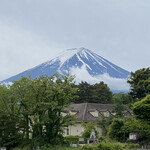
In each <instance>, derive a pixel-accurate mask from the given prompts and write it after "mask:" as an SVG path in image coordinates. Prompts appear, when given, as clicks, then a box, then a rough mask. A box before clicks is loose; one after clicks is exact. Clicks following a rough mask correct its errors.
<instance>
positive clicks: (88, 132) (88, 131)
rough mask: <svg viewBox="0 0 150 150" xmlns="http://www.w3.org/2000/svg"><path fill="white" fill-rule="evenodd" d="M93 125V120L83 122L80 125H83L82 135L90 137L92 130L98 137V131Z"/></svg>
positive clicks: (86, 137)
mask: <svg viewBox="0 0 150 150" xmlns="http://www.w3.org/2000/svg"><path fill="white" fill-rule="evenodd" d="M95 125H96V123H95V122H88V123H83V124H82V126H83V127H84V132H83V133H82V137H84V138H85V139H88V138H90V135H91V131H92V130H94V131H95V136H96V137H98V131H97V130H96V128H95Z"/></svg>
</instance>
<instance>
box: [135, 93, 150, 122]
mask: <svg viewBox="0 0 150 150" xmlns="http://www.w3.org/2000/svg"><path fill="white" fill-rule="evenodd" d="M133 113H134V115H135V116H136V118H137V119H140V120H142V121H146V122H148V123H150V94H149V95H147V96H146V97H145V98H143V99H142V100H141V101H138V102H136V103H135V104H134V105H133Z"/></svg>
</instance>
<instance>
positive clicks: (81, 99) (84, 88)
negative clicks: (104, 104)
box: [74, 81, 92, 103]
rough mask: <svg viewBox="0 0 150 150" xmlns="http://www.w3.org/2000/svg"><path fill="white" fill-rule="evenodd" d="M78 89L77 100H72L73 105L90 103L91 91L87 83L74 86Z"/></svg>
mask: <svg viewBox="0 0 150 150" xmlns="http://www.w3.org/2000/svg"><path fill="white" fill-rule="evenodd" d="M76 86H77V87H78V91H77V93H76V94H77V95H78V98H76V99H75V100H74V102H75V103H85V102H90V101H91V98H92V91H91V85H90V84H89V83H87V82H83V81H82V82H81V83H79V85H76Z"/></svg>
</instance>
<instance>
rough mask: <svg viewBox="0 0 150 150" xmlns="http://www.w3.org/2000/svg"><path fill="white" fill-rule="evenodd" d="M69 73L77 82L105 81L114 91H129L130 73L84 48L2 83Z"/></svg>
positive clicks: (70, 51)
mask: <svg viewBox="0 0 150 150" xmlns="http://www.w3.org/2000/svg"><path fill="white" fill-rule="evenodd" d="M68 72H69V73H70V74H72V75H75V76H76V80H77V82H80V81H87V82H89V83H97V82H100V81H104V82H105V83H106V84H108V86H109V87H110V89H113V90H126V89H129V87H128V85H127V83H126V79H127V77H128V76H129V75H130V73H129V72H128V71H126V70H124V69H122V68H120V67H119V66H117V65H115V64H113V63H111V62H109V61H108V60H106V59H105V58H103V57H101V56H99V55H97V54H95V53H93V52H92V51H91V50H88V49H86V48H83V47H81V48H73V49H68V50H66V51H64V52H62V53H61V54H60V55H59V56H58V57H56V58H54V59H52V60H50V61H47V62H45V63H42V64H40V65H38V66H36V67H34V68H31V69H29V70H26V71H24V72H22V73H20V74H18V75H15V76H13V77H10V78H8V79H6V80H4V81H2V83H4V82H5V83H7V82H12V81H14V80H18V79H19V78H20V77H21V76H25V77H29V75H31V77H32V78H36V77H39V76H41V75H44V76H45V75H48V76H51V75H53V74H54V73H59V74H66V73H68Z"/></svg>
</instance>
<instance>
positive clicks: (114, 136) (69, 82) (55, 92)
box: [0, 68, 150, 150]
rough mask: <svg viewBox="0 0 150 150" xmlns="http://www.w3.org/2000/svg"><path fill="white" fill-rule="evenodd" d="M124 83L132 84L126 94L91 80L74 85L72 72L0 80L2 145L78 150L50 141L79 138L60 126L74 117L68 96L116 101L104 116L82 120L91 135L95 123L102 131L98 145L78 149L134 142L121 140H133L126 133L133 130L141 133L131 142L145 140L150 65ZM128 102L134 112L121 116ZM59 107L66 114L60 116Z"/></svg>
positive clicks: (148, 136) (149, 128)
mask: <svg viewBox="0 0 150 150" xmlns="http://www.w3.org/2000/svg"><path fill="white" fill-rule="evenodd" d="M128 83H129V84H130V87H131V92H130V93H129V94H128V93H112V92H111V91H110V89H109V87H108V86H107V85H106V84H104V82H100V83H96V84H94V85H90V84H88V83H87V82H81V83H80V84H79V85H75V84H74V78H73V77H68V76H59V75H57V74H56V75H54V76H51V77H43V76H41V77H40V78H36V79H31V78H30V77H29V78H25V77H22V78H21V79H20V80H18V81H15V82H14V83H13V84H12V85H10V86H5V85H1V86H0V147H3V146H5V147H7V148H8V149H11V148H15V147H20V149H24V150H27V149H31V148H35V147H40V149H41V150H52V149H58V150H73V149H74V150H77V149H78V148H69V147H64V146H55V147H54V145H61V144H66V145H67V144H68V145H69V143H70V141H72V140H73V142H74V143H77V141H78V138H79V137H77V136H76V137H66V138H64V137H63V129H64V127H68V126H69V125H73V124H74V123H75V117H74V116H71V115H70V114H69V113H68V112H67V110H66V109H65V108H66V107H68V106H69V105H70V104H71V102H74V103H79V102H80V103H83V102H84V103H90V102H91V103H103V104H110V103H111V104H114V113H115V114H116V115H114V116H110V117H102V120H98V121H97V122H96V123H88V124H84V125H83V126H84V128H85V132H83V137H85V138H87V137H89V135H90V133H91V130H92V129H94V130H95V132H96V134H97V131H96V129H95V128H94V125H95V124H96V125H98V126H99V127H100V128H102V129H103V136H104V137H103V138H100V139H99V140H100V141H101V142H100V143H98V145H95V146H88V145H86V146H84V147H82V148H79V149H82V150H103V149H104V150H114V149H120V150H123V149H124V150H125V149H127V150H128V149H130V148H131V147H134V146H135V145H126V144H123V143H124V142H131V141H130V140H129V139H128V138H129V133H131V132H132V133H137V134H138V137H139V138H138V139H137V140H136V141H134V142H137V143H140V144H141V143H146V142H148V141H150V69H149V68H147V69H140V70H137V71H136V72H135V73H131V76H130V78H129V79H128ZM126 106H128V107H130V108H131V109H132V110H133V116H131V117H128V118H125V117H124V113H123V112H124V111H125V107H126ZM62 113H67V115H66V116H63V115H62ZM97 137H98V136H97ZM98 138H99V137H98ZM106 139H108V140H106ZM114 141H115V142H114ZM119 142H121V143H119ZM130 146H131V147H130ZM136 146H137V145H136ZM22 147H23V148H22ZM16 149H17V148H16Z"/></svg>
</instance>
